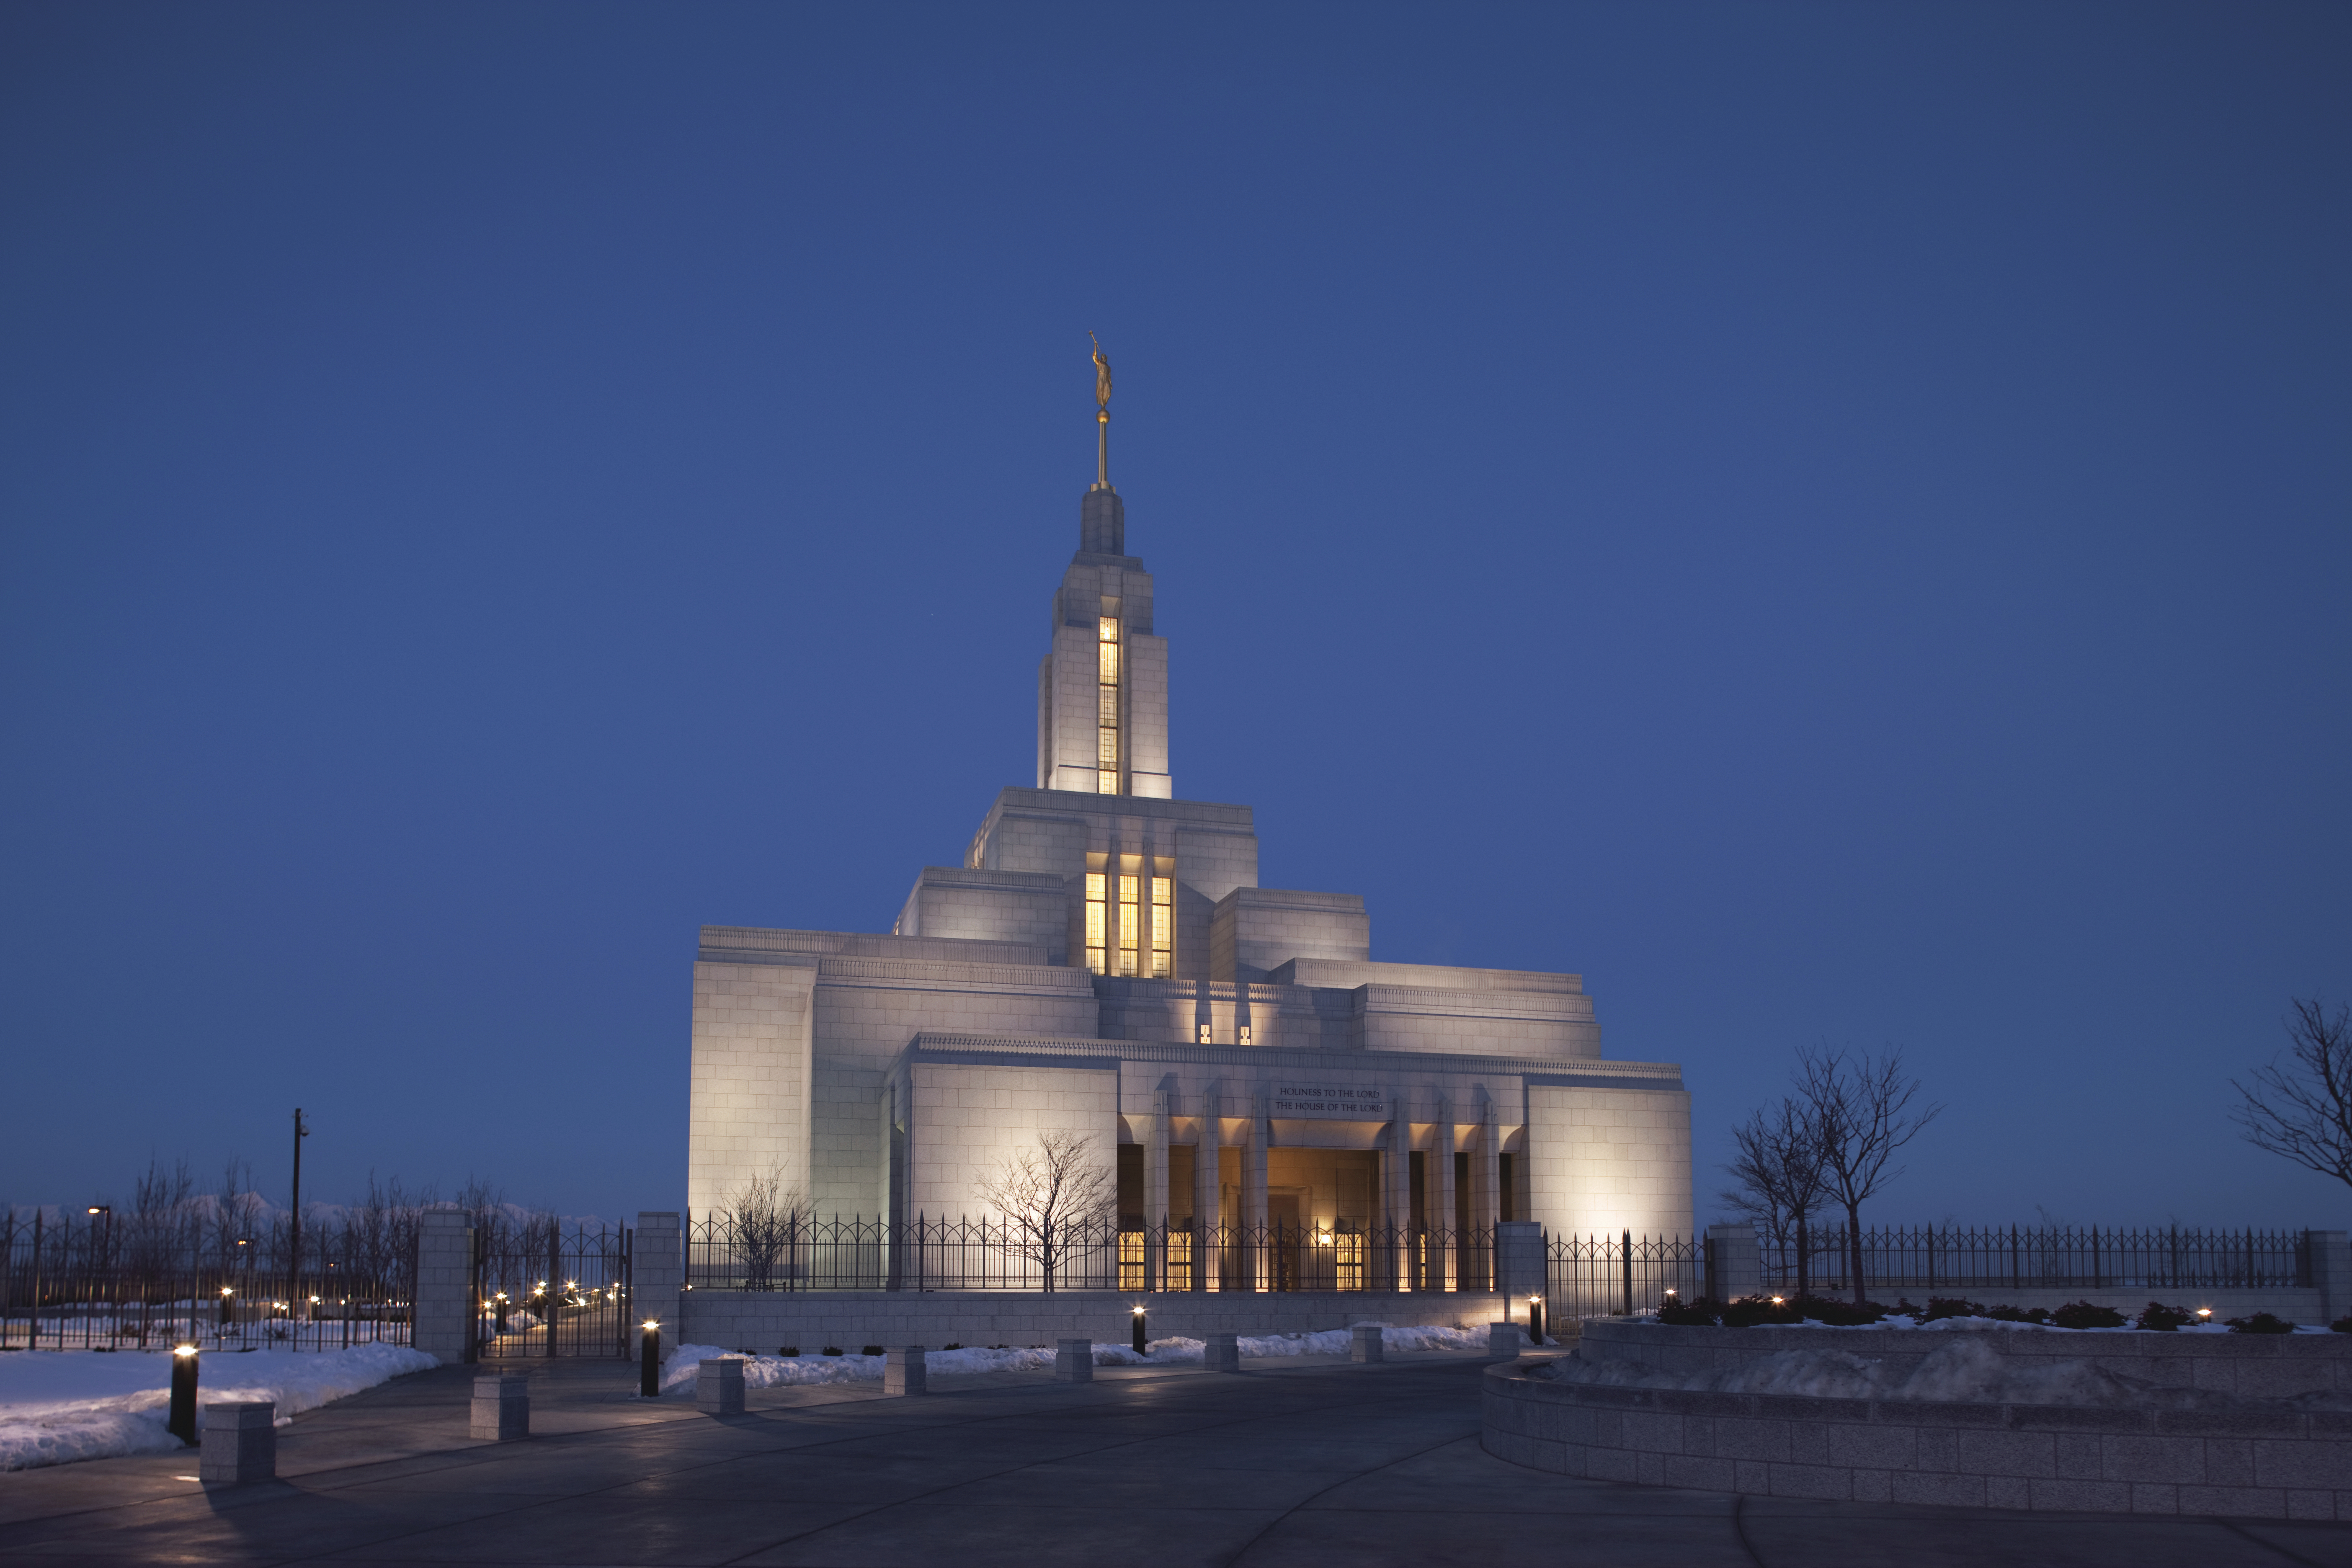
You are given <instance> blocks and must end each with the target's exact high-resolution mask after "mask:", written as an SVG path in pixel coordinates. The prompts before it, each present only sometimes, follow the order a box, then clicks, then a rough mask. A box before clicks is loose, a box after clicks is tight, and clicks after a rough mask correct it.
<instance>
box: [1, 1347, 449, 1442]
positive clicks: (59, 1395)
mask: <svg viewBox="0 0 2352 1568" xmlns="http://www.w3.org/2000/svg"><path fill="white" fill-rule="evenodd" d="M440 1364H441V1363H440V1362H439V1361H437V1360H436V1359H435V1358H434V1357H432V1356H429V1355H426V1354H425V1353H424V1352H422V1351H414V1350H410V1349H409V1348H408V1347H407V1346H405V1345H373V1344H371V1345H354V1346H353V1347H352V1348H351V1349H350V1350H334V1351H250V1352H218V1351H215V1352H206V1353H205V1355H204V1356H203V1357H202V1358H201V1360H200V1362H199V1363H198V1370H197V1376H196V1426H197V1427H198V1429H199V1430H201V1429H202V1428H203V1426H204V1424H205V1412H204V1407H205V1405H207V1404H210V1403H211V1402H212V1401H214V1400H219V1399H268V1400H272V1401H274V1402H276V1404H277V1405H278V1420H279V1422H280V1424H281V1425H282V1424H283V1423H284V1422H285V1421H286V1419H287V1418H288V1417H289V1416H292V1415H298V1414H299V1413H300V1412H302V1411H305V1410H316V1409H317V1408H318V1407H319V1406H320V1405H325V1404H327V1403H329V1402H330V1401H331V1400H337V1399H341V1398H343V1397H344V1396H345V1395H347V1394H357V1393H358V1392H360V1390H362V1389H363V1388H373V1387H374V1386H375V1385H376V1384H379V1383H385V1382H389V1381H390V1380H391V1379H393V1378H395V1377H400V1376H403V1375H404V1374H406V1373H412V1372H423V1371H425V1369H426V1368H428V1367H435V1366H438V1365H440ZM171 1391H172V1356H171V1354H170V1352H165V1351H14V1352H9V1353H8V1354H6V1355H0V1470H21V1469H29V1468H32V1467H34V1466H37V1465H62V1464H67V1463H69V1462H71V1461H72V1460H75V1459H103V1458H113V1457H114V1456H116V1455H119V1454H156V1453H168V1452H170V1451H172V1450H173V1449H175V1448H177V1447H180V1440H179V1439H178V1438H177V1437H174V1436H172V1435H171V1434H170V1433H169V1432H166V1431H165V1430H164V1429H163V1423H164V1422H165V1421H167V1420H168V1419H170V1416H171V1404H172V1392H171Z"/></svg>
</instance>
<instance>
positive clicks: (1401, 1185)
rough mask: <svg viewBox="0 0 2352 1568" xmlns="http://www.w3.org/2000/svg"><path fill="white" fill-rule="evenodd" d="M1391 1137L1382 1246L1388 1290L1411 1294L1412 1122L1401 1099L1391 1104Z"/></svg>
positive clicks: (1393, 1100) (1410, 1114) (1409, 1113)
mask: <svg viewBox="0 0 2352 1568" xmlns="http://www.w3.org/2000/svg"><path fill="white" fill-rule="evenodd" d="M1388 1134H1389V1135H1388V1158H1387V1160H1386V1162H1385V1163H1386V1164H1387V1166H1388V1169H1387V1171H1386V1172H1385V1173H1384V1174H1385V1175H1386V1177H1387V1180H1386V1181H1385V1182H1384V1183H1383V1184H1382V1185H1383V1186H1385V1187H1386V1188H1387V1193H1386V1194H1385V1197H1386V1205H1387V1208H1388V1217H1387V1223H1386V1225H1385V1226H1384V1227H1383V1229H1384V1234H1383V1237H1382V1246H1383V1249H1384V1250H1385V1251H1386V1252H1387V1254H1388V1269H1387V1272H1388V1280H1389V1283H1388V1288H1389V1289H1391V1290H1410V1289H1412V1277H1411V1275H1410V1273H1409V1265H1410V1261H1411V1254H1410V1253H1409V1252H1408V1251H1407V1250H1406V1248H1407V1246H1408V1243H1407V1239H1406V1237H1407V1236H1408V1234H1409V1233H1410V1232H1411V1230H1412V1113H1411V1111H1410V1110H1409V1109H1408V1108H1407V1106H1406V1105H1405V1102H1404V1100H1403V1098H1402V1096H1399V1097H1396V1098H1393V1099H1391V1100H1390V1101H1389V1129H1388Z"/></svg>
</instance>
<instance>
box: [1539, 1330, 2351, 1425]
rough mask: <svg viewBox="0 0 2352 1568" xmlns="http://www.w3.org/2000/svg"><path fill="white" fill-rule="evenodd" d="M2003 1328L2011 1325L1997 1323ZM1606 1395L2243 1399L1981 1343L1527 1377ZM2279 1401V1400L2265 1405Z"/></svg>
mask: <svg viewBox="0 0 2352 1568" xmlns="http://www.w3.org/2000/svg"><path fill="white" fill-rule="evenodd" d="M2003 1326H2004V1327H2006V1326H2007V1325H2003ZM1528 1375H1529V1376H1531V1377H1548V1378H1549V1379H1550V1380H1551V1381H1553V1382H1555V1383H1570V1384H1585V1385H1588V1386H1601V1387H1610V1388H1673V1389H1686V1390H1692V1391H1698V1392H1706V1393H1714V1394H1803V1395H1807V1396H1809V1397H1811V1398H1815V1399H1883V1400H1935V1401H1939V1402H1944V1403H1949V1404H1956V1405H2140V1406H2154V1407H2157V1408H2161V1409H2180V1410H2190V1409H2238V1408H2242V1407H2243V1406H2244V1405H2246V1404H2247V1403H2248V1402H2246V1401H2243V1400H2241V1399H2238V1398H2235V1397H2233V1396H2231V1395H2229V1394H2215V1393H2211V1392H2209V1391H2206V1390H2202V1389H2193V1388H2168V1387H2164V1386H2160V1385H2158V1384H2153V1383H2150V1382H2148V1381H2147V1380H2146V1379H2145V1378H2137V1377H2126V1376H2124V1375H2122V1374H2120V1373H2112V1372H2108V1371H2106V1370H2105V1368H2103V1367H2101V1366H2099V1365H2098V1364H2097V1363H2094V1362H2091V1361H2086V1360H2083V1359H2081V1358H2078V1357H2065V1358H2059V1357H2048V1358H2045V1357H2042V1356H2030V1357H2010V1356H2005V1355H2002V1354H2001V1353H2000V1352H1999V1351H1996V1350H1994V1349H1993V1348H1992V1346H1991V1345H1990V1344H1989V1343H1988V1342H1985V1341H1984V1340H1982V1339H1980V1338H1976V1337H1969V1338H1966V1339H1955V1340H1950V1341H1948V1342H1945V1343H1943V1344H1939V1345H1937V1347H1936V1348H1935V1349H1934V1350H1932V1351H1930V1352H1927V1355H1926V1356H1924V1357H1922V1358H1921V1359H1920V1361H1919V1363H1918V1365H1916V1367H1914V1368H1912V1369H1911V1370H1910V1371H1909V1372H1907V1373H1906V1372H1902V1371H1900V1370H1898V1369H1896V1368H1892V1367H1889V1366H1888V1365H1887V1364H1886V1363H1885V1362H1882V1361H1877V1360H1874V1359H1870V1358H1866V1357H1863V1356H1858V1355H1851V1354H1848V1353H1847V1352H1844V1351H1780V1352H1775V1353H1773V1354H1771V1355H1765V1356H1759V1357H1757V1358H1756V1359H1755V1360H1754V1361H1750V1362H1746V1363H1742V1364H1740V1365H1738V1366H1736V1367H1730V1368H1727V1369H1725V1370H1722V1371H1718V1372H1711V1373H1694V1374H1690V1375H1685V1374H1683V1373H1670V1372H1665V1371H1663V1370H1661V1369H1659V1368H1657V1367H1654V1366H1652V1365H1650V1364H1649V1363H1646V1362H1638V1361H1586V1360H1584V1359H1583V1358H1582V1356H1581V1354H1579V1355H1573V1356H1570V1357H1567V1358H1565V1359H1563V1360H1560V1361H1557V1362H1554V1363H1551V1364H1550V1365H1549V1367H1544V1368H1538V1370H1537V1371H1535V1372H1533V1373H1529V1374H1528ZM2262 1403H2264V1404H2275V1403H2279V1402H2276V1401H2264V1402H2262ZM2284 1403H2289V1404H2294V1405H2301V1406H2303V1407H2305V1408H2307V1409H2338V1408H2346V1407H2352V1400H2347V1399H2346V1398H2345V1397H2344V1396H2342V1395H2339V1394H2325V1395H2322V1394H2305V1395H2300V1396H2298V1397H2297V1398H2295V1399H2294V1400H2291V1401H2286V1402H2284Z"/></svg>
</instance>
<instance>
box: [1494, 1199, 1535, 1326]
mask: <svg viewBox="0 0 2352 1568" xmlns="http://www.w3.org/2000/svg"><path fill="white" fill-rule="evenodd" d="M1495 1289H1496V1291H1498V1292H1499V1293H1500V1294H1502V1295H1503V1296H1505V1297H1507V1298H1508V1304H1507V1306H1506V1308H1505V1310H1507V1311H1508V1312H1511V1313H1513V1314H1517V1313H1518V1312H1520V1311H1524V1310H1526V1308H1527V1300H1528V1297H1530V1296H1540V1295H1542V1294H1543V1292H1544V1238H1543V1226H1539V1225H1538V1224H1537V1223H1536V1222H1535V1221H1533V1220H1531V1219H1507V1220H1505V1221H1503V1222H1502V1223H1501V1224H1500V1225H1497V1226H1496V1227H1495Z"/></svg>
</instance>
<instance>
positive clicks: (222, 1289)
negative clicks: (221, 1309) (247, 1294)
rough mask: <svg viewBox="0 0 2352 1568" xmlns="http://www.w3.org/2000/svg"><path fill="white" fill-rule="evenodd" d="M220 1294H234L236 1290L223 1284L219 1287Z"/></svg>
mask: <svg viewBox="0 0 2352 1568" xmlns="http://www.w3.org/2000/svg"><path fill="white" fill-rule="evenodd" d="M221 1294H222V1295H224V1296H234V1295H236V1291H234V1290H232V1289H229V1288H228V1287H227V1286H226V1285H224V1286H222V1287H221Z"/></svg>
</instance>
